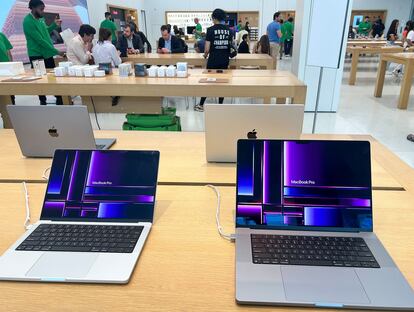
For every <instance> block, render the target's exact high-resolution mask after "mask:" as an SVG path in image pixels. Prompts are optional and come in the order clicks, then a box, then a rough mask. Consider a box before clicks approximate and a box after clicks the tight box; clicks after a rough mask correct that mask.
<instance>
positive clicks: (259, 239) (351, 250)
mask: <svg viewBox="0 0 414 312" xmlns="http://www.w3.org/2000/svg"><path fill="white" fill-rule="evenodd" d="M251 244H252V256H253V263H255V264H275V265H309V266H335V267H356V268H379V267H380V266H379V264H378V262H377V261H376V260H375V258H374V256H373V254H372V252H371V251H370V249H369V248H368V246H367V244H366V243H365V241H364V240H363V239H362V238H356V237H326V236H296V235H292V236H289V235H264V234H251Z"/></svg>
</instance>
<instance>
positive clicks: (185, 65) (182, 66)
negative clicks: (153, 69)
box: [177, 62, 188, 72]
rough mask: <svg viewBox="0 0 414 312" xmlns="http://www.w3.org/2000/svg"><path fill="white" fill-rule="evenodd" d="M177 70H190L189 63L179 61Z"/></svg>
mask: <svg viewBox="0 0 414 312" xmlns="http://www.w3.org/2000/svg"><path fill="white" fill-rule="evenodd" d="M177 71H180V72H183V71H185V72H186V71H188V63H187V62H180V63H177Z"/></svg>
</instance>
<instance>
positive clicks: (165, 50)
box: [161, 48, 170, 54]
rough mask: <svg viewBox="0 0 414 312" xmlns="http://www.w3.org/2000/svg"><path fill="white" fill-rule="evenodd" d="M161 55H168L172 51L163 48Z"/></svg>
mask: <svg viewBox="0 0 414 312" xmlns="http://www.w3.org/2000/svg"><path fill="white" fill-rule="evenodd" d="M161 53H165V54H168V53H170V50H168V49H167V48H162V49H161Z"/></svg>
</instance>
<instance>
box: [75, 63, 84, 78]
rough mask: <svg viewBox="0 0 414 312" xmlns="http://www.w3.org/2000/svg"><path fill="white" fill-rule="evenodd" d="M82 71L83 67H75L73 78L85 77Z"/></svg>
mask: <svg viewBox="0 0 414 312" xmlns="http://www.w3.org/2000/svg"><path fill="white" fill-rule="evenodd" d="M84 69H85V67H84V66H79V67H76V69H75V76H76V77H83V76H84V75H85V72H84Z"/></svg>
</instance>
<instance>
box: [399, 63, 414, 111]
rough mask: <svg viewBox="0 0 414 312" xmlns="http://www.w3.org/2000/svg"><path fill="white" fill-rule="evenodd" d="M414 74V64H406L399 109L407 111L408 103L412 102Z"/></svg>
mask: <svg viewBox="0 0 414 312" xmlns="http://www.w3.org/2000/svg"><path fill="white" fill-rule="evenodd" d="M413 73H414V68H413V64H412V63H411V62H407V64H405V68H404V77H403V80H402V84H401V92H400V100H399V101H398V108H399V109H407V106H408V101H409V100H410V92H411V83H412V80H413Z"/></svg>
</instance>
